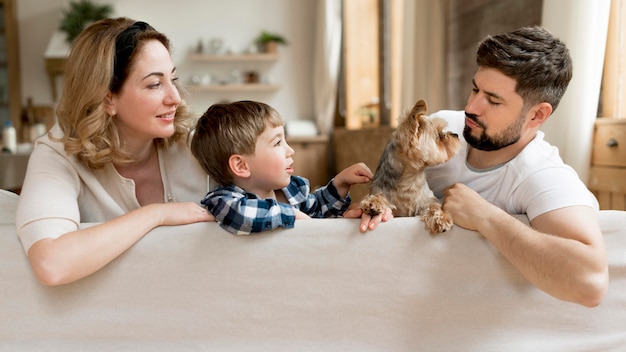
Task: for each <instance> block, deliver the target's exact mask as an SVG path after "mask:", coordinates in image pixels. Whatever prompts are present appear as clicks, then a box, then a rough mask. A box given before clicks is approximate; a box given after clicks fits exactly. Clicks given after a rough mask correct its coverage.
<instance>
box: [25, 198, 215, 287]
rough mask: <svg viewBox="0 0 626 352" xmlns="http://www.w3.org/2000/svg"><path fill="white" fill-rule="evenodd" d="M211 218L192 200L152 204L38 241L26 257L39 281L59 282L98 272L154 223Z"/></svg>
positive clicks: (182, 222)
mask: <svg viewBox="0 0 626 352" xmlns="http://www.w3.org/2000/svg"><path fill="white" fill-rule="evenodd" d="M212 219H213V217H212V215H210V214H209V213H208V212H207V211H206V210H205V209H203V208H202V207H200V206H199V205H197V204H195V203H167V204H164V203H161V204H151V205H147V206H144V207H141V208H138V209H136V210H133V211H130V212H128V213H126V214H124V215H122V216H119V217H117V218H115V219H112V220H110V221H107V222H104V223H101V224H98V225H95V226H93V227H89V228H85V229H79V230H76V231H74V232H70V233H67V234H64V235H62V236H60V237H58V238H46V239H42V240H39V241H37V242H35V243H34V244H33V245H32V246H31V247H30V249H29V250H28V257H29V260H30V263H31V266H32V268H33V271H34V273H35V275H36V277H37V278H38V279H39V281H40V282H41V283H43V284H45V285H61V284H65V283H68V282H72V281H75V280H78V279H81V278H83V277H86V276H88V275H90V274H92V273H94V272H96V271H98V270H99V269H101V268H102V267H104V266H105V265H106V264H108V263H109V262H111V261H112V260H114V259H115V258H117V257H118V256H119V255H120V254H122V253H123V252H124V251H126V250H127V249H128V248H129V247H131V246H132V245H133V244H135V243H136V242H137V241H139V239H141V238H142V237H143V236H144V235H145V234H147V233H148V232H149V231H150V230H152V229H153V228H155V227H157V226H161V225H182V224H189V223H193V222H199V221H210V220H212Z"/></svg>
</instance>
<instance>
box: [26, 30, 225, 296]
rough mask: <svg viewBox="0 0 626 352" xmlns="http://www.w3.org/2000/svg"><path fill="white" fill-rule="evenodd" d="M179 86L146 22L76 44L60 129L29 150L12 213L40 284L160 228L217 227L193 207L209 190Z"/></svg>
mask: <svg viewBox="0 0 626 352" xmlns="http://www.w3.org/2000/svg"><path fill="white" fill-rule="evenodd" d="M176 80H177V76H176V68H175V67H174V65H173V62H172V59H171V54H170V46H169V40H168V39H167V37H165V35H163V34H162V33H159V32H157V31H156V30H155V29H154V28H152V27H151V26H150V25H148V24H146V23H144V22H135V21H133V20H130V19H127V18H117V19H105V20H101V21H98V22H95V23H93V24H91V25H90V26H89V27H87V28H86V29H85V30H83V32H82V33H81V34H80V35H79V36H78V37H77V38H76V39H75V40H74V42H73V45H72V51H71V53H70V55H69V58H68V60H67V64H66V69H65V83H64V89H63V95H62V97H61V99H60V101H59V106H58V110H57V115H58V123H57V124H56V125H55V126H54V127H53V128H52V129H51V130H50V132H49V133H48V135H47V136H45V137H43V138H40V139H39V140H38V141H37V143H36V145H35V148H34V150H33V153H32V155H31V157H30V160H29V166H28V171H27V175H26V178H25V180H24V185H23V189H22V193H21V196H20V201H19V204H18V209H17V213H16V226H17V233H18V236H19V238H20V240H21V242H22V245H23V247H24V250H25V251H26V253H27V255H28V257H29V260H30V263H31V265H32V268H33V271H34V273H35V275H36V276H37V278H38V279H39V280H40V281H41V282H42V283H43V284H46V285H59V284H64V283H68V282H71V281H75V280H78V279H80V278H83V277H85V276H88V275H90V274H92V273H94V272H95V271H97V270H99V269H100V268H102V267H103V266H105V265H106V264H108V263H109V262H111V261H112V260H113V259H115V258H116V257H117V256H119V255H120V254H121V253H123V252H124V251H125V250H126V249H128V248H129V247H130V246H132V245H133V244H134V243H135V242H137V241H138V240H139V239H141V238H142V237H143V236H144V235H145V234H146V233H148V232H149V231H150V230H151V229H153V228H155V227H157V226H161V225H179V224H188V223H193V222H199V221H210V220H213V218H212V217H211V216H210V215H209V214H208V213H207V212H206V211H205V210H204V209H203V208H202V207H200V206H199V205H198V204H197V202H198V201H199V200H200V199H201V198H202V196H203V195H204V194H205V193H206V192H207V191H208V190H209V184H208V181H209V180H208V177H207V176H206V173H204V171H203V170H202V169H201V168H200V166H199V165H198V164H197V162H196V161H195V159H194V158H193V156H192V155H191V153H190V151H189V147H188V140H187V136H188V132H189V126H190V125H189V122H190V116H189V114H188V113H187V110H186V105H185V103H184V101H183V100H182V99H181V97H180V94H179V92H178V89H177V87H176ZM81 223H98V224H97V225H95V226H92V227H86V228H80V224H81Z"/></svg>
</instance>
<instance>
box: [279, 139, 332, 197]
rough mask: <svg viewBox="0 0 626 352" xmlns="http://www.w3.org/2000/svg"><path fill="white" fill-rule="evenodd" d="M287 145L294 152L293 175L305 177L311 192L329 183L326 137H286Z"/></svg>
mask: <svg viewBox="0 0 626 352" xmlns="http://www.w3.org/2000/svg"><path fill="white" fill-rule="evenodd" d="M287 143H288V144H289V146H290V147H291V148H293V150H294V151H295V154H294V162H293V168H294V174H296V175H298V176H302V177H306V178H307V179H308V180H309V182H310V183H311V191H314V190H315V189H317V188H319V187H320V186H324V185H326V184H327V183H328V181H330V176H329V173H328V169H329V167H330V164H329V161H328V153H329V152H328V137H327V136H314V137H287Z"/></svg>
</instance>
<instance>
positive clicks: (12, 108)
mask: <svg viewBox="0 0 626 352" xmlns="http://www.w3.org/2000/svg"><path fill="white" fill-rule="evenodd" d="M15 7H16V4H15V0H0V126H4V124H5V122H6V121H8V120H11V121H12V122H13V125H14V126H15V128H16V129H18V130H19V127H20V122H21V118H20V117H21V111H22V98H21V94H22V92H21V91H22V88H21V84H20V79H21V78H20V60H19V46H18V36H17V20H16V17H15Z"/></svg>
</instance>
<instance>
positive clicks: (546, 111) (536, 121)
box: [529, 102, 552, 127]
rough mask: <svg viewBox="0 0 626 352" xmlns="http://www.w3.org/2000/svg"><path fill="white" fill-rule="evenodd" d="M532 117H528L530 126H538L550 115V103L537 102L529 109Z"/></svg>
mask: <svg viewBox="0 0 626 352" xmlns="http://www.w3.org/2000/svg"><path fill="white" fill-rule="evenodd" d="M530 112H531V114H532V117H531V119H530V122H529V123H530V126H532V127H539V126H541V125H542V124H543V123H544V122H546V120H547V119H548V117H550V115H552V105H551V104H550V103H546V102H543V103H539V104H537V105H535V106H533V108H532V109H531V110H530Z"/></svg>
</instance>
